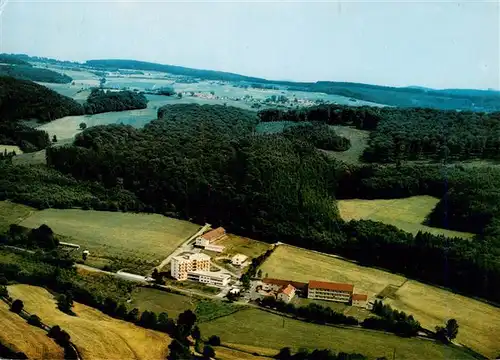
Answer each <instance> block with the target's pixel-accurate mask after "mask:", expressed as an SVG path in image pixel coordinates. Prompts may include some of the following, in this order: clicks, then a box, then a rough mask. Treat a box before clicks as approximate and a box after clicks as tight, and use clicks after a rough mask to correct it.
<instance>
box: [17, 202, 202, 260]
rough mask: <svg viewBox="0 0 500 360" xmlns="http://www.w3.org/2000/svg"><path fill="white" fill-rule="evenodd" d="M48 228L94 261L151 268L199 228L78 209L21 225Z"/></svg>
mask: <svg viewBox="0 0 500 360" xmlns="http://www.w3.org/2000/svg"><path fill="white" fill-rule="evenodd" d="M41 224H47V225H48V226H50V227H51V228H52V230H53V231H54V232H55V233H56V234H58V235H63V236H66V237H69V238H71V239H72V241H74V242H76V243H77V244H79V245H80V246H81V248H80V251H83V250H85V249H87V250H89V251H90V256H91V257H92V258H104V259H112V260H118V261H120V260H122V261H124V262H131V263H133V262H138V263H140V262H144V263H147V264H148V266H149V267H152V266H153V265H154V264H156V263H157V262H159V261H161V260H163V259H164V258H166V257H167V256H168V255H169V254H170V253H171V252H172V251H174V250H175V249H176V248H177V247H178V246H179V245H180V244H181V243H182V242H184V241H185V240H186V239H187V238H188V237H189V236H191V235H192V234H194V233H195V232H196V231H197V230H198V229H199V226H198V225H196V224H193V223H190V222H188V221H183V220H177V219H172V218H168V217H166V216H163V215H159V214H136V213H121V212H110V211H94V210H78V209H65V210H60V209H45V210H42V211H38V212H35V213H33V214H32V215H31V216H29V217H28V218H26V219H25V220H24V221H22V222H21V225H23V226H26V227H38V226H40V225H41Z"/></svg>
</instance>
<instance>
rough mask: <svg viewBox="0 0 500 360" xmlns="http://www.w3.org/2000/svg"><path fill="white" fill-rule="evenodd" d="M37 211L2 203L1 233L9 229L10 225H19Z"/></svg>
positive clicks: (0, 209)
mask: <svg viewBox="0 0 500 360" xmlns="http://www.w3.org/2000/svg"><path fill="white" fill-rule="evenodd" d="M35 211H37V210H36V209H35V208H32V207H30V206H26V205H21V204H15V203H12V202H10V201H0V233H2V232H4V231H6V230H8V229H9V225H10V224H18V223H20V222H21V221H22V220H24V219H25V218H27V217H28V216H29V215H30V214H31V213H34V212H35Z"/></svg>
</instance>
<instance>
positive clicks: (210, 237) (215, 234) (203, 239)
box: [195, 227, 226, 246]
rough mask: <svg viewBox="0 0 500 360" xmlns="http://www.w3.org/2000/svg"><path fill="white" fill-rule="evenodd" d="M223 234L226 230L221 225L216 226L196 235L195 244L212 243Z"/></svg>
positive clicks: (204, 244) (205, 244)
mask: <svg viewBox="0 0 500 360" xmlns="http://www.w3.org/2000/svg"><path fill="white" fill-rule="evenodd" d="M224 235H226V230H225V229H224V228H223V227H218V228H217V229H213V230H210V231H208V232H206V233H204V234H203V235H201V236H198V237H197V238H196V242H195V245H198V246H207V245H209V244H211V243H213V242H214V241H216V240H218V239H220V238H221V237H223V236H224Z"/></svg>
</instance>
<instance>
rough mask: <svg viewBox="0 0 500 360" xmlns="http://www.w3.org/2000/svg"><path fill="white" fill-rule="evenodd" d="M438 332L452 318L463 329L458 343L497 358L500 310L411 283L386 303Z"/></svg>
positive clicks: (433, 288) (499, 342) (430, 287)
mask: <svg viewBox="0 0 500 360" xmlns="http://www.w3.org/2000/svg"><path fill="white" fill-rule="evenodd" d="M385 302H386V303H387V304H390V305H391V306H393V307H394V308H396V309H398V310H402V311H405V312H407V313H410V314H413V315H414V316H415V318H416V319H418V321H420V323H421V324H422V326H423V327H426V328H428V329H434V326H436V325H443V324H444V323H445V321H446V320H448V319H452V318H453V319H456V320H457V321H458V324H459V326H460V329H459V331H458V337H457V341H458V342H460V343H462V344H464V345H466V346H468V347H470V348H472V349H474V350H476V351H478V352H480V353H481V354H483V355H486V356H487V357H488V358H494V357H495V356H496V355H498V354H499V353H500V341H499V336H498V334H499V333H500V309H499V308H497V307H494V306H491V305H488V304H486V303H483V302H480V301H477V300H474V299H470V298H467V297H465V296H461V295H458V294H454V293H451V292H449V291H446V290H443V289H439V288H437V287H434V286H429V285H425V284H422V283H419V282H417V281H413V280H409V281H407V282H406V283H405V284H404V285H403V286H401V287H400V288H399V289H398V290H397V291H396V293H395V294H394V295H393V296H392V297H391V298H390V299H387V300H386V301H385Z"/></svg>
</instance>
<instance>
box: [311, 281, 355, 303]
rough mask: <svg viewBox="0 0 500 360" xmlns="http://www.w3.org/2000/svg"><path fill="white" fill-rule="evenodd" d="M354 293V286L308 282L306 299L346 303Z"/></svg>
mask: <svg viewBox="0 0 500 360" xmlns="http://www.w3.org/2000/svg"><path fill="white" fill-rule="evenodd" d="M353 291H354V285H352V284H342V283H332V282H326V281H316V280H310V281H309V285H308V288H307V298H308V299H316V300H327V301H338V302H344V303H348V302H350V301H351V296H352V293H353Z"/></svg>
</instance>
